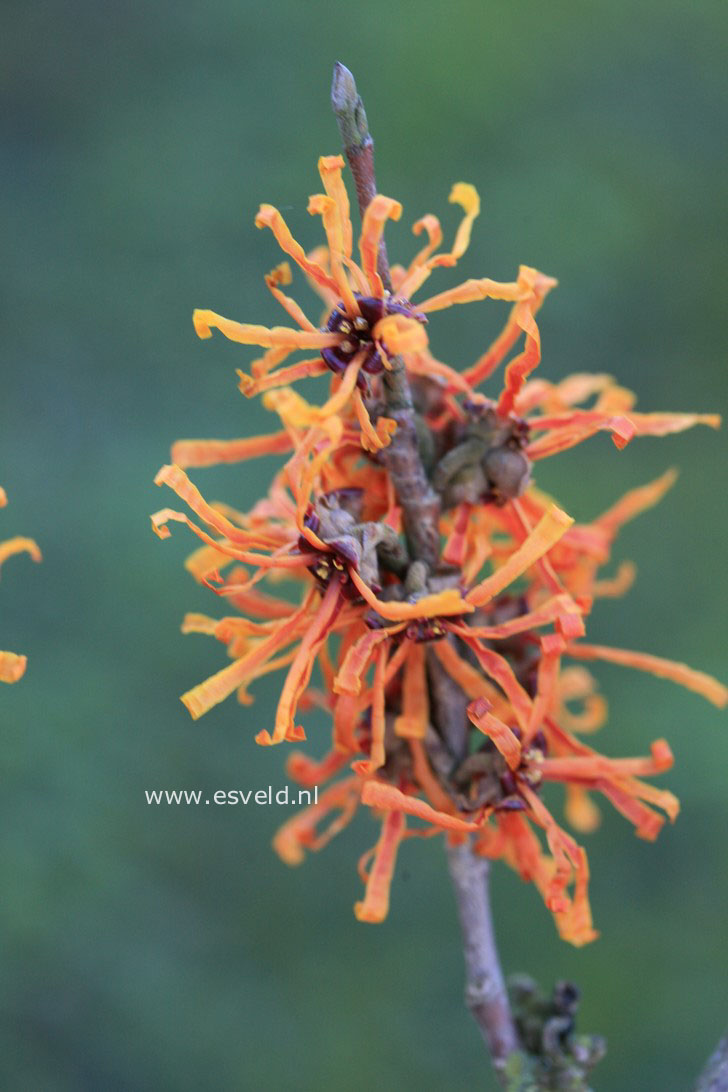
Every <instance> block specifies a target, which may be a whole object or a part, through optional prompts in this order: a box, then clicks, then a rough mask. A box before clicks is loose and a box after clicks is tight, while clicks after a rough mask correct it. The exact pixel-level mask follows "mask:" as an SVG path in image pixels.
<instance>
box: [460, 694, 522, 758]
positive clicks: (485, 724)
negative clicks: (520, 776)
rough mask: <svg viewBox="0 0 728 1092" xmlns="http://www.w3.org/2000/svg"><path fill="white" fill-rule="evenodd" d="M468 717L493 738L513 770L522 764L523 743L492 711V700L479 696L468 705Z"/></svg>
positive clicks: (481, 730) (479, 729)
mask: <svg viewBox="0 0 728 1092" xmlns="http://www.w3.org/2000/svg"><path fill="white" fill-rule="evenodd" d="M468 717H469V718H470V721H471V722H472V723H473V724H474V725H475V727H476V728H477V729H478V731H480V732H482V733H483V735H486V736H488V738H489V739H492V740H493V743H495V745H496V747H497V748H498V750H499V751H500V753H501V754H502V755H503V757H504V759H505V760H506V762H507V763H508V765H509V766H510V768H511V769H512V770H517V769H518V767H519V766H520V764H521V744H520V743H519V741H518V738H517V737H516V736H515V735H514V734H513V732H512V731H511V729H510V728H509V727H508V725H507V724H504V723H503V721H502V720H499V719H498V717H494V716H493V714H492V713H491V712H490V702H488V701H487V700H486V699H485V698H478V699H477V700H476V701H474V702H471V703H470V705H469V706H468Z"/></svg>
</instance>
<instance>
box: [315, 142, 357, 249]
mask: <svg viewBox="0 0 728 1092" xmlns="http://www.w3.org/2000/svg"><path fill="white" fill-rule="evenodd" d="M318 169H319V174H320V175H321V181H322V182H323V184H324V189H325V190H326V193H327V194H328V196H329V197H331V198H332V200H333V201H334V203H335V205H336V209H337V211H338V214H339V223H340V225H341V238H342V249H343V253H344V256H345V257H346V258H350V257H351V251H352V230H351V213H350V209H349V195H348V194H347V192H346V186H345V185H344V182H343V179H342V177H341V172H342V170H343V169H344V157H343V156H340V155H322V156H321V157H320V158H319V161H318Z"/></svg>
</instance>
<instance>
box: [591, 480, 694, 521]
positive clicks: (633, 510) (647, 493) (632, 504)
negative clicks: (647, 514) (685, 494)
mask: <svg viewBox="0 0 728 1092" xmlns="http://www.w3.org/2000/svg"><path fill="white" fill-rule="evenodd" d="M676 480H677V470H666V471H665V473H664V474H662V475H660V477H659V478H655V480H654V481H652V482H648V483H647V485H640V486H638V487H637V489H630V490H629V492H628V493H625V494H624V496H623V497H621V498H620V499H619V500H618V501H617V503H616V504H614V505H612V507H611V508H609V509H608V510H607V511H606V512H604V513H603V514H602V515H601V516H600V517H599V519H597V520H596V521H595V522H596V524H597V526H598V527H601V528H602V529H603V530H605V531H606V532H607V533H608V534H610V535H616V533H617V531H618V530H619V528H620V527H623V526H624V524H625V523H627V522H628V521H629V520H631V519H634V518H635V516H638V515H639V514H640V513H641V512H644V511H645V509H646V508H652V506H653V505H655V504H658V503H659V502H660V501H661V500H662V498H663V497H664V496H665V493H667V491H668V489H671V488H672V486H673V485H674V484H675V482H676Z"/></svg>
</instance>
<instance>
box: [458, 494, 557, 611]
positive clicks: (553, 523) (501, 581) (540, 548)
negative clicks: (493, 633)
mask: <svg viewBox="0 0 728 1092" xmlns="http://www.w3.org/2000/svg"><path fill="white" fill-rule="evenodd" d="M573 522H574V521H573V519H572V518H571V516H567V514H566V512H562V510H561V509H560V508H557V507H556V505H555V504H552V505H551V507H550V508H549V509H548V510H547V511H546V513H545V514H544V515H543V516H542V517H541V520H540V521H539V523H538V524H537V525H536V527H534V529H533V531H531V533H530V534H529V535H528V538H526V539H525V541H524V542H522V543H521V545H520V546H519V547H518V549H517V550H515V551H514V553H512V554H511V556H510V557H509V558H508V560H507V561H505V562H504V564H503V565H501V567H500V568H499V569H496V571H495V572H494V573H492V575H491V576H488V577H486V579H485V580H482V581H481V582H480V583H479V584H476V585H475V587H474V588H471V589H470V591H469V592H468V593H467V595H466V596H465V598H466V599H467V601H468V602H469V603H471V604H472V605H473V606H475V607H481V606H483V604H484V603H488V602H489V601H490V600H491V599H492V598H493V597H494V596H495V595H498V593H499V592H501V591H503V589H504V588H507V587H508V585H509V584H511V583H512V582H513V581H514V580H515V579H516V578H517V577H519V576H521V575H522V574H523V573H524V572H525V571H526V569H529V568H530V567H531V565H533V564H534V563H535V562H536V561H538V560H539V558H541V557H543V555H544V554H545V553H547V552H548V551H549V550H550V549H551V547H552V546H553V545H554V544H555V543H556V542H558V541H559V539H560V538H562V537H563V535H564V534H565V533H566V531H567V530H568V529H569V527H571V525H572V524H573Z"/></svg>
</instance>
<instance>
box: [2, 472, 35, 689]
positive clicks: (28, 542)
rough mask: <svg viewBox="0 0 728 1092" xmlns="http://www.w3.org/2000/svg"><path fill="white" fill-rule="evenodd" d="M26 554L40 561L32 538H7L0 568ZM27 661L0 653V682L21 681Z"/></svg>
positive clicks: (5, 499)
mask: <svg viewBox="0 0 728 1092" xmlns="http://www.w3.org/2000/svg"><path fill="white" fill-rule="evenodd" d="M7 503H8V498H7V496H6V494H5V490H4V489H2V488H0V508H4V507H5V505H6V504H7ZM23 553H27V554H30V556H31V557H32V558H33V561H40V560H41V554H40V550H39V549H38V546H37V545H36V543H35V542H34V541H33V539H32V538H21V537H20V536H16V537H15V538H8V539H6V540H5V541H4V542H0V567H2V564H3V562H4V561H7V559H8V558H9V557H12V556H13V555H14V554H23ZM27 662H28V659H27V657H26V656H20V655H19V654H18V653H17V652H2V651H0V682H4V683H14V682H17V681H18V679H21V678H22V677H23V675H24V674H25V668H26V665H27Z"/></svg>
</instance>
